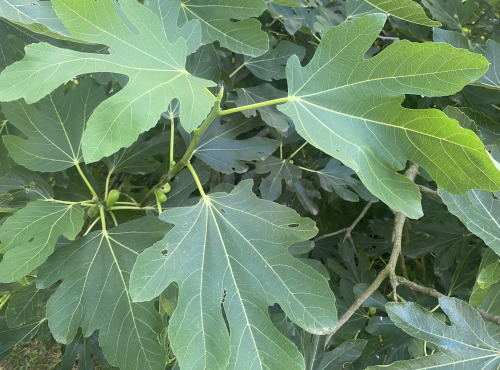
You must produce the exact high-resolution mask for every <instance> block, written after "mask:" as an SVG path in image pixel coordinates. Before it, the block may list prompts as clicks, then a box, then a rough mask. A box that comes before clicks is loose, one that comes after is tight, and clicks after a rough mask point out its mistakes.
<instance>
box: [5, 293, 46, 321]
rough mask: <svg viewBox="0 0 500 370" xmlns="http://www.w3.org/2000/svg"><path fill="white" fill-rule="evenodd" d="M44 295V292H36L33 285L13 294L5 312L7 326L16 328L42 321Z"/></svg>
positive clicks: (43, 316) (43, 315)
mask: <svg viewBox="0 0 500 370" xmlns="http://www.w3.org/2000/svg"><path fill="white" fill-rule="evenodd" d="M46 293H47V292H46V291H44V290H38V289H37V288H36V286H35V284H31V285H28V286H26V287H23V289H21V290H20V291H18V292H16V293H15V294H13V295H12V298H11V299H10V300H9V305H8V306H7V309H6V310H5V319H6V320H7V325H8V326H9V327H10V328H17V327H19V326H22V325H25V324H30V323H33V322H34V321H40V320H43V319H44V318H45V301H46V299H45V296H46Z"/></svg>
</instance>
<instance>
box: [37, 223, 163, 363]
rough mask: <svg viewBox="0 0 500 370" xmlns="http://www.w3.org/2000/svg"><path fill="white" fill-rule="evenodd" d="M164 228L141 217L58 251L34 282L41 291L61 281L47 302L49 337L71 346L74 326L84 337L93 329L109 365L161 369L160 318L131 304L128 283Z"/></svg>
mask: <svg viewBox="0 0 500 370" xmlns="http://www.w3.org/2000/svg"><path fill="white" fill-rule="evenodd" d="M169 228H170V227H169V225H168V224H166V223H164V222H161V221H159V220H158V218H156V217H152V216H151V217H143V218H140V219H138V220H134V221H130V222H127V223H124V224H122V225H120V226H118V227H115V228H113V229H111V230H109V231H105V232H103V231H96V232H92V233H90V234H88V235H87V236H85V237H82V238H80V239H78V240H77V241H75V242H73V243H71V244H70V245H67V246H65V247H64V248H60V249H58V250H57V251H56V252H55V253H54V254H53V255H52V256H51V258H50V259H49V260H48V261H47V262H46V263H45V264H44V265H43V266H42V267H41V268H40V271H39V274H38V281H37V285H38V287H40V288H45V287H48V286H50V285H52V284H54V283H55V282H57V281H58V280H60V279H62V283H61V285H59V287H58V288H57V290H56V292H55V293H54V294H53V295H52V296H51V297H50V298H49V300H48V302H47V317H48V319H49V327H50V331H51V332H52V335H53V336H54V338H55V339H56V340H57V341H58V342H60V343H71V342H72V341H73V338H74V337H75V335H76V333H77V330H78V328H79V327H81V328H82V331H83V335H84V336H85V337H88V336H90V335H91V334H92V333H93V332H94V331H96V330H99V343H100V345H101V347H102V349H103V352H104V354H105V356H106V358H107V359H108V361H109V362H110V363H111V364H113V365H117V366H120V367H127V368H134V369H155V370H156V369H160V368H163V367H162V366H163V365H164V360H165V352H164V349H163V348H162V346H161V345H160V343H159V342H158V338H157V336H158V334H159V333H160V332H161V330H162V322H161V319H160V316H159V314H158V312H157V311H156V309H155V308H154V304H153V302H146V303H133V302H132V300H131V299H130V296H129V287H128V280H129V274H130V271H131V270H132V266H133V264H134V262H135V260H136V258H137V255H138V254H139V252H141V251H142V250H143V249H145V248H146V247H148V246H150V245H151V244H153V243H154V242H156V241H158V240H159V239H160V238H161V237H163V236H164V235H165V232H167V231H168V230H169Z"/></svg>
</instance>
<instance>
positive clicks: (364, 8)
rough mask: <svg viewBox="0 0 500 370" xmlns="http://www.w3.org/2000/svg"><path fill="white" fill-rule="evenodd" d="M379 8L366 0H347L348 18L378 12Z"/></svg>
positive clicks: (346, 10) (346, 11)
mask: <svg viewBox="0 0 500 370" xmlns="http://www.w3.org/2000/svg"><path fill="white" fill-rule="evenodd" d="M378 12H379V10H378V9H377V8H375V7H373V5H371V4H369V3H368V2H366V1H365V0H346V2H345V14H346V19H351V18H357V17H362V16H364V15H367V14H371V13H378Z"/></svg>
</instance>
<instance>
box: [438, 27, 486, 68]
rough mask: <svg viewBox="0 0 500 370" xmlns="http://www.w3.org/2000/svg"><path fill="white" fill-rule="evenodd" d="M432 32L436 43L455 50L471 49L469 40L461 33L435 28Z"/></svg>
mask: <svg viewBox="0 0 500 370" xmlns="http://www.w3.org/2000/svg"><path fill="white" fill-rule="evenodd" d="M432 32H433V39H434V42H446V43H447V44H450V45H451V46H453V47H455V48H460V49H466V50H468V49H469V39H467V37H465V36H464V35H462V34H461V33H459V32H455V31H448V30H443V29H442V28H434V29H433V31H432ZM481 78H483V77H481Z"/></svg>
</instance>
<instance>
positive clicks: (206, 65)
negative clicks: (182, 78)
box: [186, 44, 221, 82]
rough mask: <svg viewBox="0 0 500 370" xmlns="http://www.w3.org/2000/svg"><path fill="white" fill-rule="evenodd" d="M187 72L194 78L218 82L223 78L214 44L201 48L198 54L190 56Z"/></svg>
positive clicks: (197, 51) (187, 62)
mask: <svg viewBox="0 0 500 370" xmlns="http://www.w3.org/2000/svg"><path fill="white" fill-rule="evenodd" d="M186 70H187V71H188V72H189V73H191V74H192V75H193V76H196V77H200V78H204V79H205V80H211V81H214V82H218V81H219V80H220V77H221V69H220V67H219V58H218V57H217V53H216V51H215V48H214V46H213V44H206V45H203V46H200V48H199V49H198V50H196V52H194V53H193V54H190V55H188V57H187V60H186Z"/></svg>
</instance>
